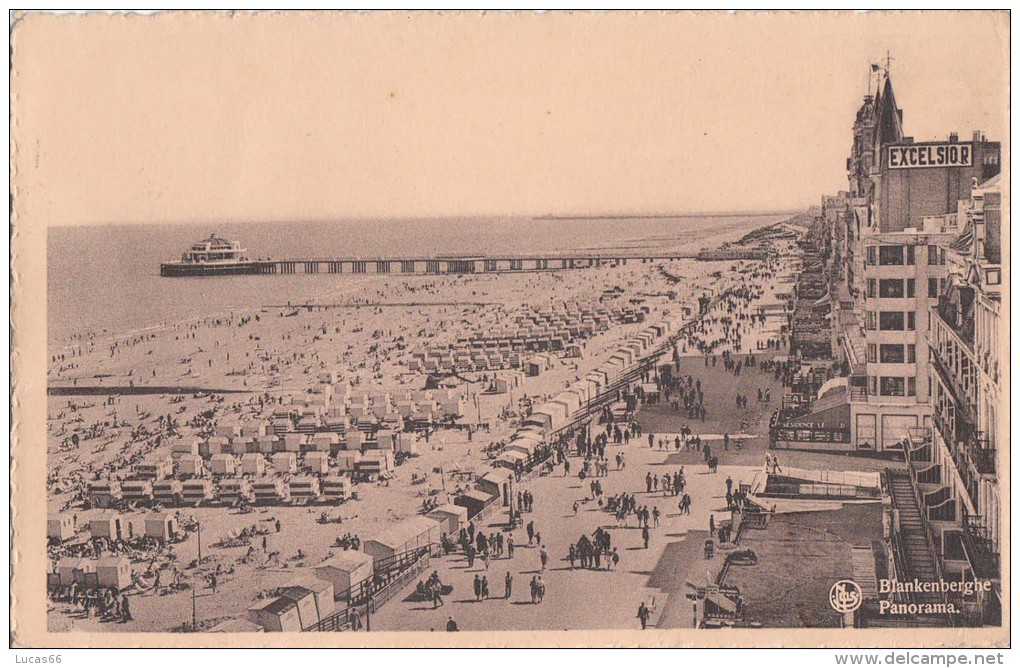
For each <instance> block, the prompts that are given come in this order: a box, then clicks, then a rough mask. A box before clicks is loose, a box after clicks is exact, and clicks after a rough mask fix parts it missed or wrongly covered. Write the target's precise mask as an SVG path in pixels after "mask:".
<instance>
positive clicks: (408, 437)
mask: <svg viewBox="0 0 1020 668" xmlns="http://www.w3.org/2000/svg"><path fill="white" fill-rule="evenodd" d="M397 452H404V453H407V454H409V455H417V454H418V436H417V434H411V433H400V434H397Z"/></svg>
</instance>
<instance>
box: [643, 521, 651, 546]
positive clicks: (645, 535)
mask: <svg viewBox="0 0 1020 668" xmlns="http://www.w3.org/2000/svg"><path fill="white" fill-rule="evenodd" d="M651 537H652V535H651V532H649V531H648V527H647V526H646V527H644V528H643V529H641V538H642V539H643V540H644V541H645V549H646V550H647V549H648V540H649V539H650V538H651Z"/></svg>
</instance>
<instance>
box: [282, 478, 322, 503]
mask: <svg viewBox="0 0 1020 668" xmlns="http://www.w3.org/2000/svg"><path fill="white" fill-rule="evenodd" d="M288 488H289V490H290V498H291V500H292V501H306V502H312V501H314V500H315V499H317V498H319V479H318V478H316V477H315V476H297V477H294V478H291V479H290V483H289V485H288Z"/></svg>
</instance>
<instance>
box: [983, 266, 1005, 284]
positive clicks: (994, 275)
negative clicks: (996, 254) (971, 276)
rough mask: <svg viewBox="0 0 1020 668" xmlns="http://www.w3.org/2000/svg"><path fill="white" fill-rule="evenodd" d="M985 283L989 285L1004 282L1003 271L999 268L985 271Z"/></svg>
mask: <svg viewBox="0 0 1020 668" xmlns="http://www.w3.org/2000/svg"><path fill="white" fill-rule="evenodd" d="M985 283H987V284H988V285H999V284H1000V283H1002V272H1001V271H999V270H998V269H989V270H987V271H985Z"/></svg>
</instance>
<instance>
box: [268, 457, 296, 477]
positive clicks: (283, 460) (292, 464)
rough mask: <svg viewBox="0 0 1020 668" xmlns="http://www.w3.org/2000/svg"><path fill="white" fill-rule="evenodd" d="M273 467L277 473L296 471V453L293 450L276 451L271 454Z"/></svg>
mask: <svg viewBox="0 0 1020 668" xmlns="http://www.w3.org/2000/svg"><path fill="white" fill-rule="evenodd" d="M273 469H274V470H275V471H276V472H277V473H295V472H297V455H295V454H294V453H293V452H277V453H275V454H274V455H273Z"/></svg>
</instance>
